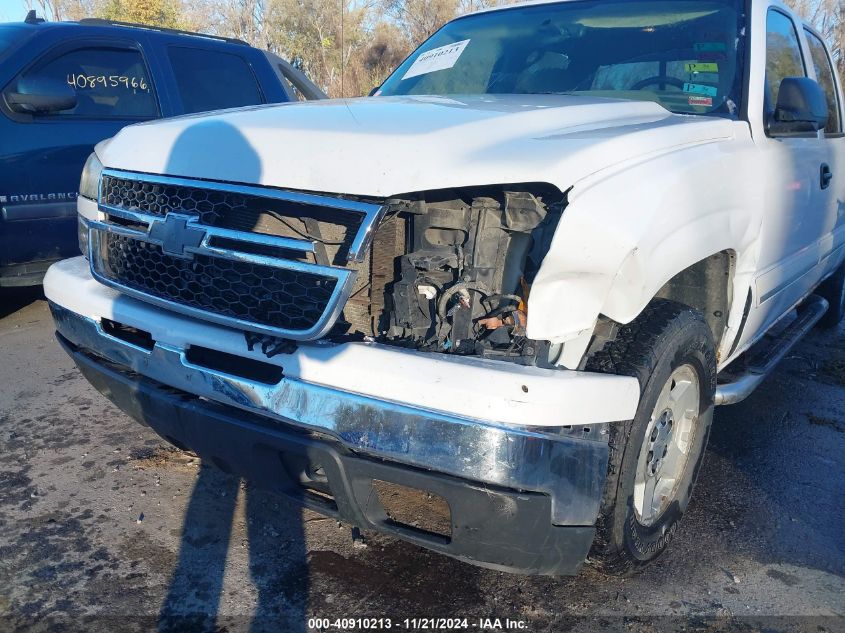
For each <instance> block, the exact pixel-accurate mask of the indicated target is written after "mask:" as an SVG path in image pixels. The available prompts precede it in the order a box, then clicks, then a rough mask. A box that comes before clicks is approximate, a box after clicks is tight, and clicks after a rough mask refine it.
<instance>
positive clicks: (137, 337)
mask: <svg viewBox="0 0 845 633" xmlns="http://www.w3.org/2000/svg"><path fill="white" fill-rule="evenodd" d="M100 327H102V328H103V332H105V333H106V334H108V335H109V336H113V337H114V338H116V339H120V340H121V341H124V342H125V343H129V344H130V345H134V346H135V347H140V348H142V349H145V350H147V351H152V349H153V347H155V340H154V339H153V335H152V334H150V333H149V332H147V331H146V330H141V329H138V328H136V327H132V326H131V325H124V324H123V323H118V322H117V321H111V320H110V319H102V320H101V321H100Z"/></svg>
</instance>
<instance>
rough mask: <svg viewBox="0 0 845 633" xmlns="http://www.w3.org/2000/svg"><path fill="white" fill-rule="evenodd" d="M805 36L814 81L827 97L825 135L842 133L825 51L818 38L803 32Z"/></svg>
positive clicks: (828, 59) (831, 71)
mask: <svg viewBox="0 0 845 633" xmlns="http://www.w3.org/2000/svg"><path fill="white" fill-rule="evenodd" d="M804 32H805V33H806V34H807V42H808V43H809V44H810V55H811V56H812V58H813V66H815V68H816V79H818V82H819V84H821V87H822V88H824V94H825V96H827V109H828V112H829V113H830V118H829V119H828V120H827V126H826V127H825V128H824V131H825V133H827V134H840V133H841V132H842V121H841V120H840V116H839V100H838V99H837V98H836V81H835V80H834V74H833V66H831V64H830V57H828V54H827V50H826V49H825V46H824V43H823V42H822V41H821V40H820V39H819V36H818V35H816V34H815V33H813V32H811V31H807V30H805V31H804Z"/></svg>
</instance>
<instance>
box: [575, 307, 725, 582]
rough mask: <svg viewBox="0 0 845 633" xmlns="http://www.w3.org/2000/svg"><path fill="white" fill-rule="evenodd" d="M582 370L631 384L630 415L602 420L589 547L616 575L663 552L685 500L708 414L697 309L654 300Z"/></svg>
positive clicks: (704, 340)
mask: <svg viewBox="0 0 845 633" xmlns="http://www.w3.org/2000/svg"><path fill="white" fill-rule="evenodd" d="M587 369H588V370H592V371H601V372H605V373H615V374H621V375H628V376H634V377H636V378H637V379H639V382H640V403H639V406H638V408H637V413H636V415H635V417H634V419H633V420H630V421H629V422H620V423H617V424H613V425H611V429H610V439H609V443H610V462H609V465H608V474H607V481H606V483H605V490H604V495H603V498H602V504H601V510H600V513H599V517H598V521H597V523H596V540H595V542H594V544H593V548H592V551H591V553H590V560H591V561H592V562H594V563H595V564H596V565H597V566H599V567H600V568H601V569H602V570H603V571H605V572H607V573H611V574H617V575H625V574H628V573H630V572H633V571H635V570H636V569H638V568H640V567H642V566H644V565H646V564H647V563H649V562H651V561H652V560H654V559H655V558H657V556H659V555H660V554H661V553H662V552H663V551H664V550H665V549H666V547H667V545H668V544H669V543H670V542H671V540H672V538H673V537H674V535H675V531H676V530H677V527H678V522H679V521H680V519H681V517H682V516H683V514H684V512H685V511H686V508H687V504H688V503H689V499H690V495H691V494H692V488H693V484H694V483H695V478H696V476H697V474H698V470H699V468H700V467H701V461H702V458H703V456H704V449H705V447H706V445H707V438H708V436H709V433H710V425H711V422H712V420H713V398H714V394H715V390H716V353H715V346H714V343H713V336H712V334H711V331H710V328H709V327H708V325H707V323H706V322H705V320H704V317H703V316H702V315H701V314H700V313H699V312H697V311H695V310H692V309H690V308H688V307H687V306H684V305H682V304H679V303H675V302H673V301H668V300H665V299H655V300H654V301H653V302H652V303H651V304H650V305H649V306H648V307H647V308H646V310H645V311H644V312H643V313H642V314H641V315H640V316H639V317H638V318H637V319H636V320H634V321H633V322H632V323H630V324H628V325H625V326H623V327H622V328H620V331H619V334H618V335H617V337H616V340H614V341H613V342H611V343H608V344H607V345H606V346H605V347H604V348H603V349H602V350H601V351H600V352H597V353H596V354H594V355H593V356H592V357H591V358H590V360H589V361H588V365H587Z"/></svg>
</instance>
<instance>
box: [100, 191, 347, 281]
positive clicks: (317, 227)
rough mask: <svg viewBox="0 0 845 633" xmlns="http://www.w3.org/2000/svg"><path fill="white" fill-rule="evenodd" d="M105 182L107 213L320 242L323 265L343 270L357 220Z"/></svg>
mask: <svg viewBox="0 0 845 633" xmlns="http://www.w3.org/2000/svg"><path fill="white" fill-rule="evenodd" d="M209 185H210V187H209V188H203V187H189V186H184V185H176V184H167V183H161V182H151V181H146V180H135V179H131V178H120V177H117V176H108V175H106V176H104V177H103V185H102V193H101V200H102V203H103V204H105V205H108V206H109V207H114V208H119V209H127V210H130V211H138V212H141V213H144V214H147V215H152V216H157V217H164V216H166V215H167V214H168V213H169V212H171V211H174V212H177V213H184V214H186V215H197V216H199V222H200V223H201V224H204V225H206V226H217V227H220V228H225V229H232V230H235V231H246V232H251V233H260V234H262V235H275V236H279V237H288V238H293V239H310V238H319V239H321V240H323V241H324V242H326V245H325V246H324V250H325V256H326V260H327V261H322V262H318V261H316V260H315V259H314V258H313V257H312V260H311V261H312V262H314V263H320V264H329V263H332V264H335V265H343V264H344V263H345V261H346V258H347V257H348V255H349V248H350V246H351V243H352V240H353V238H354V237H355V235H356V233H357V231H358V230H359V228H360V226H361V221H362V215H361V214H360V213H352V212H349V211H344V210H340V209H332V208H327V207H320V206H314V205H310V204H302V203H298V202H293V201H290V200H279V199H273V198H267V197H262V196H255V195H248V194H244V193H240V192H235V191H224V190H215V189H213V188H211V185H212V183H209Z"/></svg>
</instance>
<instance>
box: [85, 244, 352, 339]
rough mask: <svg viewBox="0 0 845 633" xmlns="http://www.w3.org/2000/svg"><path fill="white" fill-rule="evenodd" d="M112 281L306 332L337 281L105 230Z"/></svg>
mask: <svg viewBox="0 0 845 633" xmlns="http://www.w3.org/2000/svg"><path fill="white" fill-rule="evenodd" d="M101 248H102V265H103V268H104V269H103V270H98V272H99V273H100V274H102V275H103V276H104V277H106V278H107V279H110V280H111V281H113V282H115V283H118V284H121V285H123V286H125V287H127V288H131V289H133V290H137V291H139V292H143V293H146V294H149V295H152V296H154V297H158V298H159V299H166V300H168V301H173V302H175V303H180V304H183V305H186V306H190V307H192V308H197V309H200V310H205V311H208V312H211V313H214V314H217V315H220V316H225V317H231V318H237V319H241V320H243V321H249V322H252V323H256V324H259V325H262V326H269V327H275V328H283V329H287V330H307V329H309V328H311V327H312V326H314V325H315V324H316V323H317V322H318V321H319V319H320V317H321V316H322V315H323V313H324V312H325V310H326V307H327V305H328V303H329V300H330V298H331V296H332V292H333V291H334V288H335V285H336V283H337V280H335V279H333V278H331V277H323V276H321V275H315V274H311V273H303V272H298V271H292V270H284V269H279V268H276V267H271V266H261V265H257V264H252V263H248V262H237V261H231V260H227V259H222V258H217V257H209V256H206V255H195V256H194V258H193V259H182V258H179V257H173V256H171V255H168V254H167V253H164V252H163V251H162V250H161V248H160V247H159V246H157V245H155V244H150V243H147V242H143V241H140V240H136V239H133V238H130V237H125V236H122V235H115V234H112V233H102V234H101Z"/></svg>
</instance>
